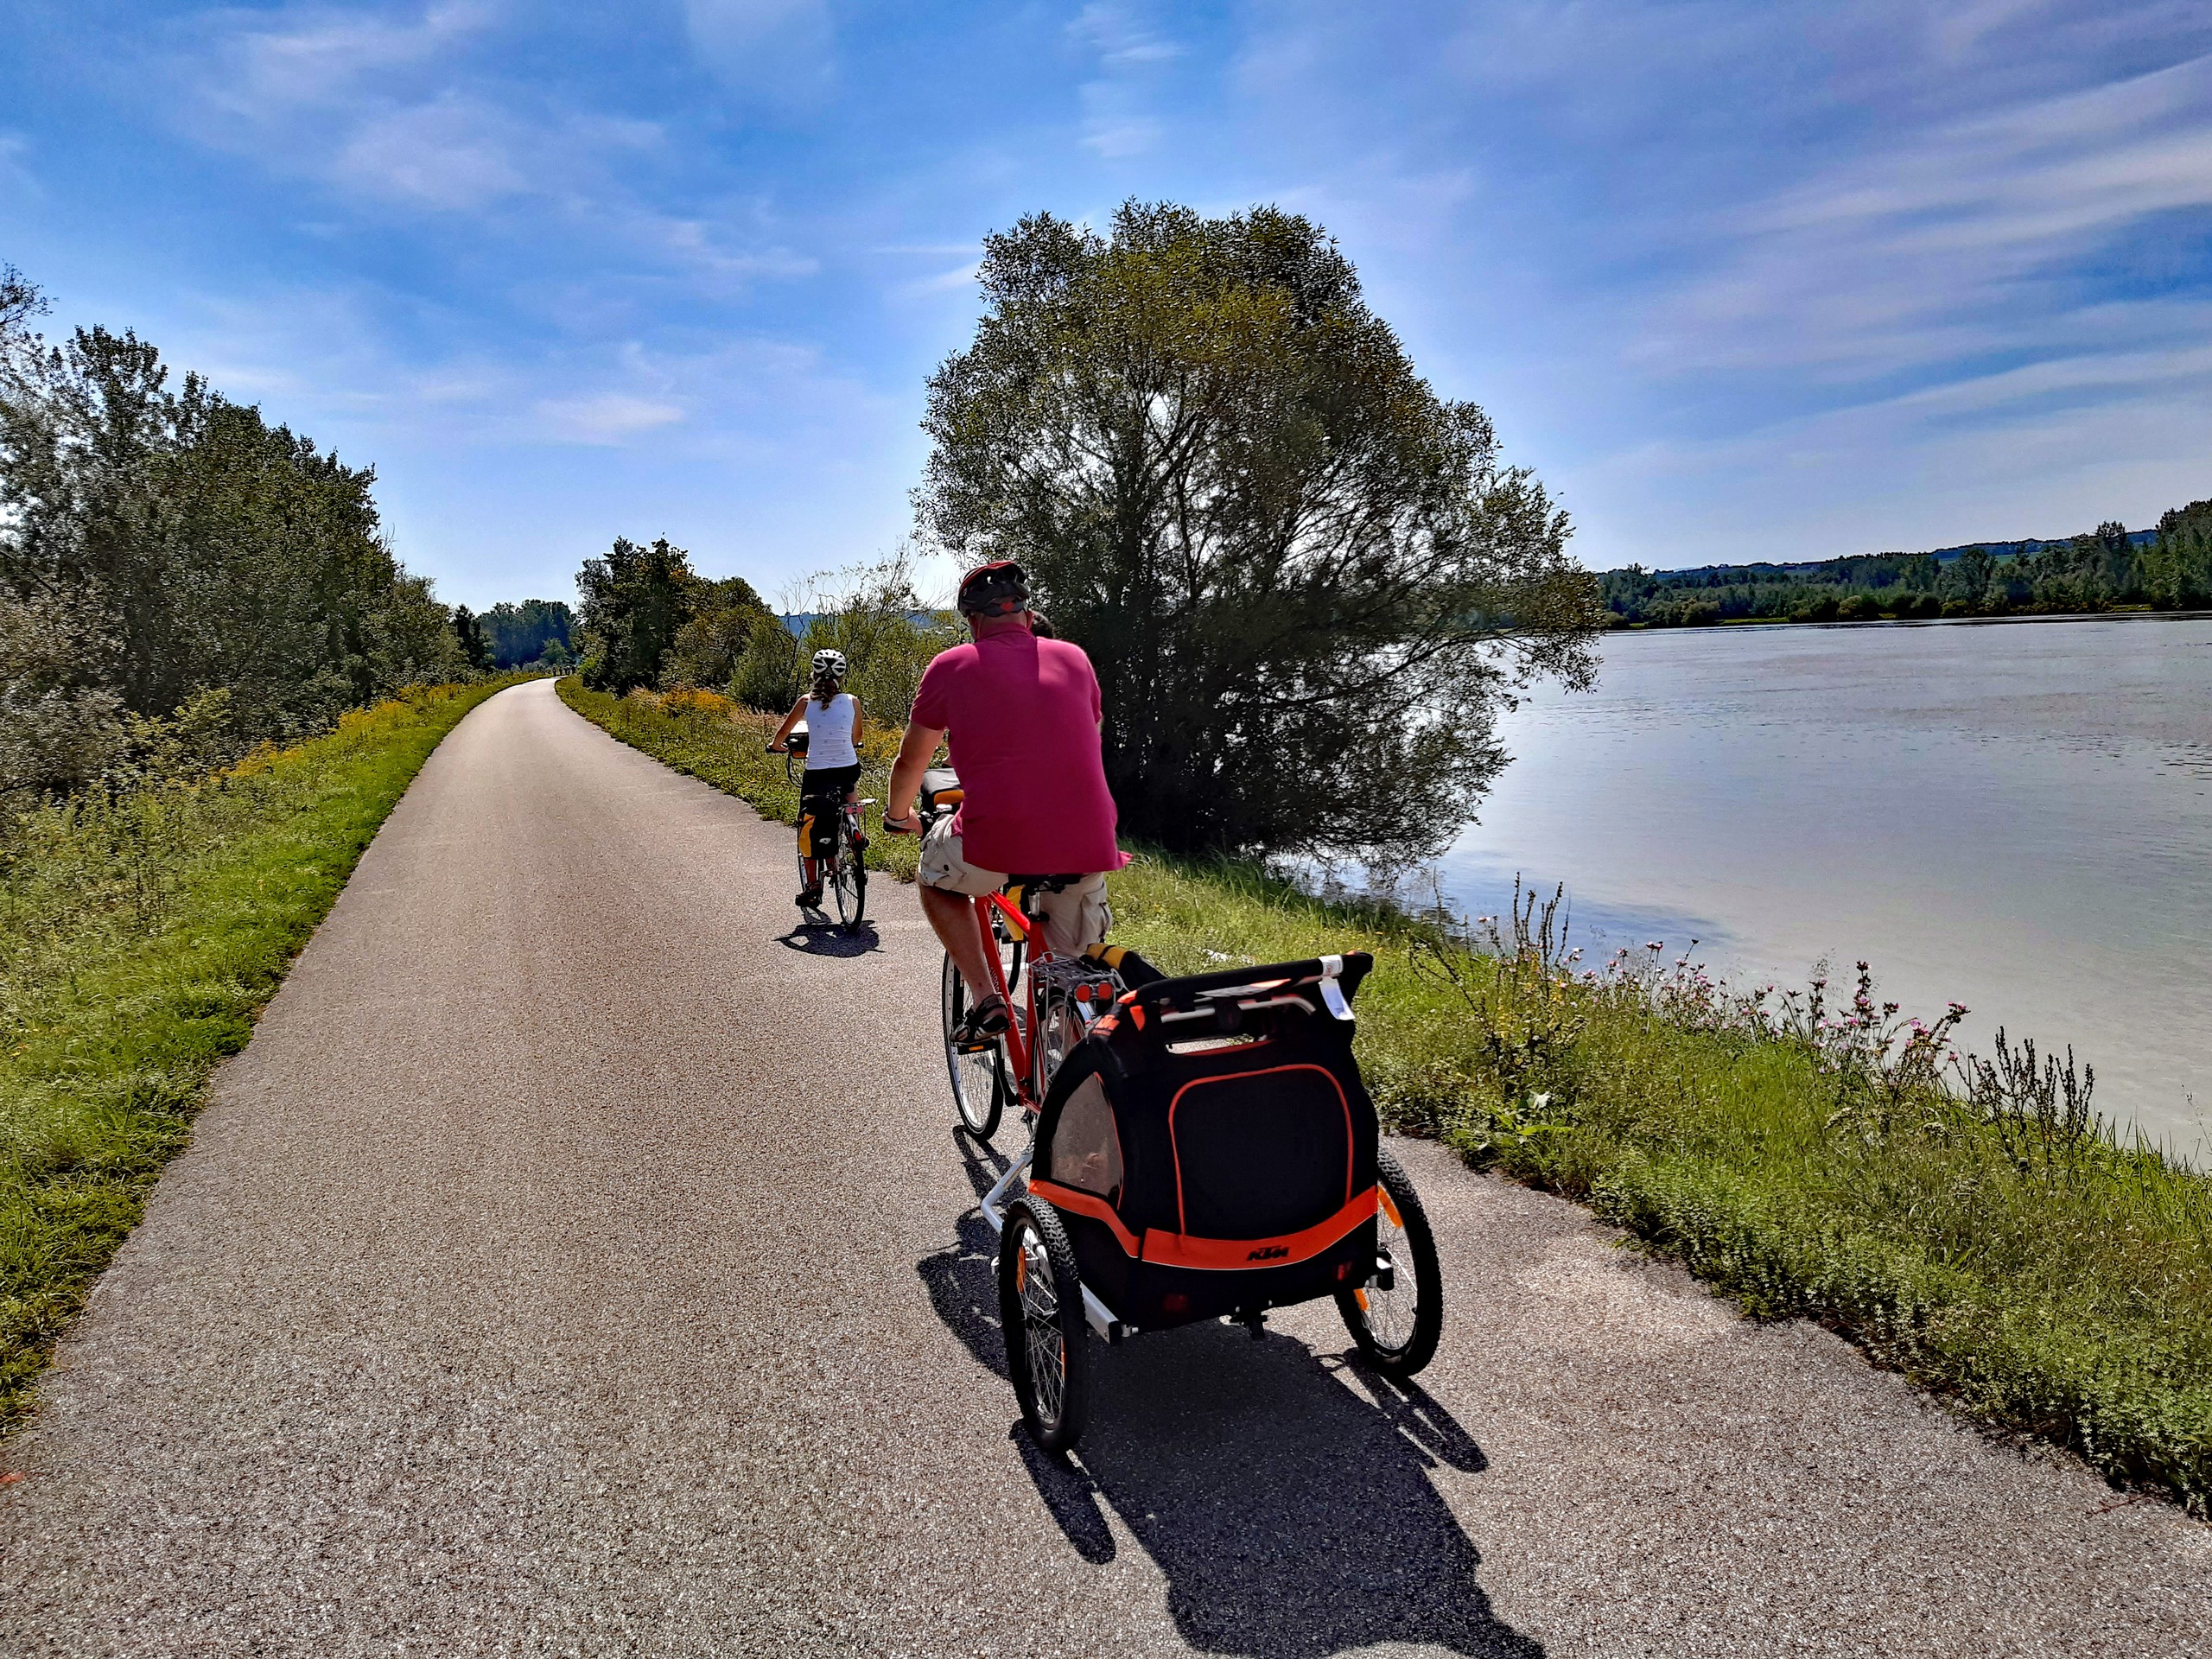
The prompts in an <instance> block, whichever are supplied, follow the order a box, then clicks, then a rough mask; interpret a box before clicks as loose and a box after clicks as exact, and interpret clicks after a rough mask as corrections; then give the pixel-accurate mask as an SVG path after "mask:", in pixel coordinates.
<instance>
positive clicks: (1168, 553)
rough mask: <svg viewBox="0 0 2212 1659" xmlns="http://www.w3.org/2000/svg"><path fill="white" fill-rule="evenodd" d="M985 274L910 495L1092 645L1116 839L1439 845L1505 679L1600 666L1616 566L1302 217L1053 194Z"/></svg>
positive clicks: (1460, 809) (1567, 674) (1468, 788)
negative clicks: (1067, 199) (1083, 207)
mask: <svg viewBox="0 0 2212 1659" xmlns="http://www.w3.org/2000/svg"><path fill="white" fill-rule="evenodd" d="M981 279H982V288H983V296H984V302H985V314H984V316H983V319H982V322H981V324H980V325H979V327H978V328H977V330H976V339H975V341H974V343H973V344H972V345H971V346H969V347H968V349H967V350H965V351H963V352H960V353H956V354H955V355H953V356H952V357H950V358H949V359H947V360H946V361H945V362H944V365H942V366H941V367H940V368H939V369H938V372H937V373H936V375H935V376H934V377H933V378H931V381H930V385H929V403H928V412H927V416H926V417H925V422H924V427H925V430H926V431H927V432H928V434H929V435H930V437H931V440H932V442H933V446H934V447H933V449H932V453H931V457H930V461H929V465H928V470H927V474H926V475H925V481H924V484H923V486H922V487H921V489H920V490H919V491H918V493H917V498H916V505H917V511H918V516H919V518H920V521H921V524H922V528H923V530H924V531H925V534H927V535H929V536H931V537H933V538H934V539H935V540H936V541H938V543H940V544H942V545H944V546H945V547H947V548H948V549H950V550H953V551H954V552H955V553H956V554H957V555H959V556H963V558H965V559H966V560H968V561H969V562H977V561H981V560H982V559H985V558H995V557H1014V558H1019V559H1020V560H1021V561H1022V562H1023V563H1024V564H1025V565H1026V566H1027V568H1028V569H1029V571H1030V573H1031V575H1032V578H1033V582H1034V584H1035V586H1036V588H1037V589H1038V594H1039V601H1040V603H1041V604H1042V605H1043V606H1044V607H1045V608H1046V609H1047V610H1048V611H1049V613H1050V614H1051V616H1052V620H1053V622H1054V624H1055V625H1056V626H1057V627H1058V629H1059V631H1060V632H1062V633H1063V634H1065V636H1067V637H1068V638H1071V639H1074V640H1076V641H1077V642H1078V643H1080V644H1081V645H1084V647H1085V648H1086V649H1087V650H1088V651H1089V652H1090V655H1091V658H1092V660H1093V662H1094V663H1095V664H1096V667H1097V670H1098V674H1099V678H1100V682H1101V684H1102V687H1103V690H1104V693H1105V698H1106V727H1105V748H1106V763H1107V772H1108V778H1109V782H1110V783H1111V784H1112V785H1113V788H1114V791H1115V795H1116V799H1117V801H1118V802H1119V804H1120V807H1121V811H1122V825H1123V828H1124V829H1125V831H1127V832H1128V833H1130V834H1134V835H1136V836H1141V837H1145V838H1147V839H1151V840H1154V841H1158V842H1163V843H1165V844H1166V845H1168V846H1171V847H1175V848H1180V849H1209V850H1222V851H1251V850H1258V849H1266V850H1270V851H1278V852H1281V851H1296V850H1307V849H1323V848H1326V849H1345V850H1351V851H1357V852H1361V853H1363V854H1367V855H1384V856H1405V855H1422V854H1427V853H1429V852H1432V851H1433V850H1434V849H1437V848H1438V847H1440V845H1441V844H1442V843H1443V842H1445V841H1446V840H1447V839H1448V838H1449V837H1450V836H1452V834H1453V833H1455V832H1456V830H1457V829H1458V827H1459V823H1461V822H1462V821H1463V819H1464V817H1465V815H1466V814H1467V812H1468V811H1469V810H1471V808H1472V806H1473V804H1474V803H1475V801H1476V800H1477V799H1478V798H1479V796H1480V795H1481V793H1482V791H1483V790H1484V788H1485V787H1486V785H1488V783H1489V781H1490V779H1491V777H1492V776H1493V775H1494V774H1495V773H1496V772H1497V769H1498V767H1499V766H1501V765H1503V761H1504V759H1505V757H1504V756H1503V753H1502V752H1501V751H1500V750H1499V748H1498V747H1497V744H1496V742H1495V741H1494V739H1493V735H1492V734H1493V729H1494V725H1495V720H1496V716H1497V712H1498V710H1499V709H1500V708H1501V707H1502V706H1503V704H1504V703H1505V702H1508V701H1509V700H1510V698H1511V696H1513V695H1514V692H1515V690H1516V689H1517V688H1519V687H1522V686H1525V685H1526V684H1528V683H1529V682H1530V681H1531V680H1532V679H1534V678H1535V677H1538V676H1541V675H1552V676H1555V677H1559V678H1560V679H1562V680H1564V681H1565V682H1567V683H1569V684H1571V685H1582V684H1586V683H1588V682H1589V680H1590V679H1591V677H1592V674H1593V671H1594V666H1593V658H1592V652H1591V650H1590V643H1589V642H1590V640H1591V639H1592V637H1593V634H1594V631H1595V629H1596V627H1597V626H1598V624H1599V619H1600V612H1599V604H1598V601H1597V597H1596V592H1597V590H1596V585H1595V583H1594V582H1593V581H1592V578H1591V577H1590V576H1589V575H1588V574H1587V573H1586V572H1585V571H1584V570H1583V569H1581V568H1580V566H1579V565H1578V564H1577V563H1575V562H1574V561H1573V559H1572V558H1571V557H1570V556H1569V555H1568V553H1567V537H1568V533H1569V531H1568V524H1567V516H1566V514H1565V513H1564V512H1560V510H1559V509H1558V508H1557V507H1556V506H1555V505H1554V504H1553V503H1552V501H1551V500H1550V499H1549V498H1548V495H1547V494H1546V493H1545V491H1544V489H1543V487H1542V486H1541V485H1540V484H1539V483H1538V482H1537V481H1536V480H1535V479H1534V478H1533V477H1532V476H1531V475H1530V474H1529V473H1528V472H1527V471H1526V470H1525V469H1524V468H1520V467H1510V466H1508V465H1507V464H1506V463H1505V461H1503V455H1502V452H1501V449H1500V447H1499V444H1498V441H1497V435H1496V433H1495V431H1494V430H1493V429H1492V427H1491V422H1490V420H1489V418H1488V417H1487V416H1484V413H1483V411H1482V410H1480V409H1478V407H1476V406H1475V405H1474V404H1471V403H1465V402H1457V401H1452V400H1447V399H1445V398H1441V397H1438V396H1437V395H1436V393H1435V392H1434V391H1433V390H1432V389H1431V388H1430V387H1429V386H1428V385H1427V383H1426V382H1424V381H1423V380H1422V379H1421V378H1420V377H1419V375H1418V374H1416V373H1415V372H1414V367H1413V365H1412V363H1411V362H1410V361H1409V360H1408V357H1407V354H1406V353H1405V351H1404V348H1403V347H1402V345H1401V344H1400V342H1399V340H1398V339H1397V337H1396V336H1395V334H1393V333H1392V332H1391V330H1390V329H1389V327H1388V326H1387V325H1386V324H1385V323H1384V322H1383V321H1382V320H1381V319H1380V318H1378V317H1376V315H1374V313H1373V312H1372V311H1371V310H1370V308H1368V305H1367V303H1366V302H1365V300H1364V298H1363V296H1362V294H1361V290H1360V287H1359V282H1358V278H1357V274H1356V272H1355V271H1354V270H1353V268H1352V266H1351V262H1350V261H1349V260H1347V259H1346V258H1345V257H1344V255H1343V254H1342V253H1341V252H1340V251H1338V248H1337V247H1336V245H1335V244H1334V243H1333V242H1332V241H1331V240H1330V239H1329V238H1327V237H1326V236H1325V234H1324V233H1323V232H1321V231H1320V230H1319V228H1318V227H1317V226H1314V225H1313V224H1312V223H1311V222H1310V221H1308V220H1306V219H1303V218H1300V217H1299V216H1298V215H1296V214H1292V213H1282V212H1280V211H1278V210H1276V209H1274V208H1268V207H1262V208H1257V209H1255V210H1253V211H1252V212H1250V213H1236V214H1231V215H1229V216H1226V217H1224V218H1218V219H1209V218H1205V217H1204V216H1202V215H1200V214H1198V213H1194V212H1192V211H1191V210H1189V209H1187V208H1183V207H1173V206H1166V205H1145V204H1140V203H1136V202H1130V203H1128V204H1126V205H1125V206H1123V207H1122V209H1121V210H1120V211H1119V212H1118V213H1116V216H1115V219H1114V221H1113V224H1112V226H1111V229H1110V232H1109V234H1107V235H1103V236H1102V235H1099V234H1096V233H1094V232H1088V231H1085V230H1082V229H1078V228H1077V226H1073V225H1071V224H1069V223H1067V222H1066V221H1065V220H1062V219H1057V218H1054V217H1053V216H1052V215H1051V214H1038V215H1036V216H1034V217H1032V218H1029V219H1023V220H1022V221H1021V222H1020V224H1019V225H1018V226H1015V228H1014V229H1013V230H1012V231H1010V232H1005V233H1003V234H1000V235H995V236H993V237H990V238H988V239H987V240H986V243H985V245H984V257H983V262H982V272H981Z"/></svg>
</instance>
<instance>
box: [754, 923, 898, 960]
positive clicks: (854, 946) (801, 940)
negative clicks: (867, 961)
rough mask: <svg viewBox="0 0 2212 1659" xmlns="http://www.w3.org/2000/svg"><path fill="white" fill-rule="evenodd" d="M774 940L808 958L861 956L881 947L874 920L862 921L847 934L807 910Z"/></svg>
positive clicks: (835, 925) (786, 948) (839, 927)
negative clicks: (801, 918)
mask: <svg viewBox="0 0 2212 1659" xmlns="http://www.w3.org/2000/svg"><path fill="white" fill-rule="evenodd" d="M776 943H777V944H780V945H782V946H783V947H784V948H785V950H801V951H804V952H805V953H806V954H807V955H808V956H810V957H864V956H867V955H868V953H869V952H870V951H873V950H881V949H882V948H883V946H882V944H881V943H880V941H879V940H878V939H877V938H876V934H875V924H874V922H869V921H863V922H861V924H860V925H858V926H857V927H855V928H854V929H853V930H852V931H851V932H847V931H845V930H844V929H843V928H842V927H841V926H840V925H838V924H836V922H833V921H830V920H829V918H826V917H824V918H820V919H817V918H815V917H814V916H813V915H812V914H811V913H809V914H808V916H807V918H806V919H805V920H804V921H802V922H800V923H799V924H798V926H796V927H794V928H792V929H791V931H790V932H788V933H784V934H779V936H778V937H777V939H776Z"/></svg>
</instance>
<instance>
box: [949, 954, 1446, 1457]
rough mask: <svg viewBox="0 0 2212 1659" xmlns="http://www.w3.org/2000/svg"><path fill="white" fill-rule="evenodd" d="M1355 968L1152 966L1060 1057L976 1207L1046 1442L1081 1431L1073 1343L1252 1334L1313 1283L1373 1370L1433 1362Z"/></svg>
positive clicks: (1026, 1412) (1402, 1371)
mask: <svg viewBox="0 0 2212 1659" xmlns="http://www.w3.org/2000/svg"><path fill="white" fill-rule="evenodd" d="M1372 965H1373V964H1372V959H1371V958H1370V957H1368V956H1367V955H1365V954H1364V953H1352V954H1347V955H1344V956H1341V957H1315V958H1313V959H1310V960H1308V961H1305V962H1293V963H1276V964H1274V965H1270V966H1265V967H1245V968H1234V969H1228V970H1225V971H1223V972H1218V973H1211V974H1200V975H1195V976H1191V977H1187V978H1181V979H1161V980H1155V981H1154V982H1152V983H1150V984H1147V985H1143V986H1141V987H1139V988H1135V989H1133V990H1129V991H1126V992H1124V993H1122V995H1120V996H1119V997H1118V998H1117V999H1116V1001H1115V1003H1114V1006H1113V1007H1112V1008H1111V1009H1110V1011H1109V1012H1108V1013H1107V1014H1105V1016H1104V1017H1103V1018H1102V1019H1099V1020H1096V1022H1095V1023H1094V1024H1093V1025H1092V1026H1091V1027H1090V1030H1089V1032H1088V1033H1087V1034H1086V1035H1085V1036H1084V1038H1083V1039H1082V1040H1081V1041H1080V1042H1078V1043H1077V1044H1076V1045H1075V1046H1074V1047H1073V1048H1072V1049H1071V1051H1070V1052H1069V1053H1068V1055H1067V1057H1066V1058H1065V1060H1064V1061H1063V1062H1062V1063H1061V1065H1060V1067H1059V1069H1058V1071H1057V1072H1056V1073H1055V1074H1054V1076H1053V1077H1052V1084H1051V1087H1050V1089H1049V1090H1048V1091H1047V1092H1046V1097H1045V1101H1044V1103H1043V1105H1042V1108H1041V1109H1040V1110H1039V1114H1038V1117H1037V1122H1036V1128H1035V1135H1034V1136H1033V1140H1032V1141H1031V1145H1030V1149H1029V1151H1028V1153H1027V1154H1025V1155H1024V1156H1023V1157H1022V1158H1021V1159H1019V1160H1016V1162H1015V1163H1014V1166H1011V1167H1010V1168H1008V1169H1007V1171H1006V1173H1005V1174H1004V1176H1003V1177H1002V1178H1001V1179H1000V1181H999V1183H998V1185H996V1186H995V1187H994V1188H993V1190H992V1192H991V1193H990V1194H989V1195H988V1197H986V1198H985V1199H984V1201H983V1212H984V1214H985V1216H986V1217H988V1219H989V1220H990V1221H991V1222H992V1223H993V1224H995V1225H996V1226H998V1227H999V1228H1000V1230H1001V1238H1000V1250H999V1258H998V1261H999V1294H1000V1311H1001V1316H1002V1321H1003V1329H1004V1331H1005V1332H1006V1339H1007V1361H1008V1366H1009V1370H1011V1371H1012V1373H1013V1378H1014V1387H1015V1389H1016V1392H1017V1393H1018V1394H1019V1395H1020V1398H1021V1404H1022V1414H1023V1416H1024V1418H1025V1419H1026V1420H1027V1422H1028V1426H1029V1429H1030V1432H1031V1433H1032V1434H1033V1436H1034V1437H1035V1438H1036V1439H1037V1440H1039V1443H1040V1444H1041V1445H1043V1446H1046V1449H1048V1450H1052V1451H1059V1450H1063V1449H1065V1447H1066V1446H1070V1445H1072V1444H1073V1443H1074V1441H1075V1440H1076V1438H1077V1435H1078V1434H1079V1433H1081V1430H1082V1423H1083V1418H1084V1412H1085V1408H1086V1406H1087V1403H1088V1394H1089V1382H1090V1363H1089V1351H1088V1338H1089V1337H1090V1336H1091V1335H1096V1336H1097V1337H1100V1338H1104V1339H1105V1340H1106V1341H1107V1342H1109V1343H1114V1342H1119V1341H1122V1339H1124V1338H1128V1337H1129V1336H1133V1335H1135V1334H1136V1333H1137V1332H1151V1331H1161V1330H1166V1329H1169V1328H1171V1327H1173V1326H1175V1325H1187V1324H1190V1323H1192V1321H1194V1320H1198V1319H1220V1318H1224V1317H1226V1318H1229V1319H1235V1320H1237V1321H1239V1322H1241V1323H1243V1324H1244V1325H1248V1326H1249V1328H1250V1329H1251V1332H1252V1334H1253V1335H1254V1336H1255V1337H1257V1336H1259V1335H1260V1334H1261V1323H1262V1319H1263V1318H1264V1316H1265V1314H1266V1312H1267V1310H1268V1309H1269V1308H1274V1307H1284V1306H1290V1305H1292V1304H1294V1303H1298V1302H1306V1301H1312V1300H1316V1299H1318V1298H1320V1297H1324V1296H1328V1297H1333V1298H1335V1299H1336V1300H1337V1303H1338V1307H1339V1308H1340V1309H1341V1310H1342V1312H1343V1314H1344V1321H1345V1324H1346V1325H1347V1326H1348V1327H1349V1328H1350V1329H1351V1334H1352V1336H1353V1338H1354V1340H1355V1342H1356V1343H1357V1345H1358V1347H1359V1349H1360V1351H1361V1352H1362V1354H1363V1356H1364V1357H1365V1358H1366V1360H1367V1361H1368V1363H1370V1364H1372V1365H1374V1366H1376V1368H1377V1369H1379V1370H1383V1371H1385V1372H1387V1373H1390V1374H1393V1375H1396V1376H1410V1375H1412V1374H1413V1373H1414V1372H1415V1371H1418V1370H1421V1367H1422V1366H1424V1365H1426V1364H1427V1363H1428V1361H1429V1359H1430V1358H1431V1357H1433V1355H1434V1353H1435V1351H1436V1343H1437V1338H1438V1335H1439V1332H1440V1328H1441V1323H1442V1292H1441V1280H1440V1274H1439V1271H1438V1268H1437V1262H1436V1249H1435V1244H1434V1242H1433V1238H1432V1236H1431V1235H1430V1231H1429V1227H1428V1224H1427V1217H1426V1216H1425V1215H1424V1213H1423V1212H1422V1210H1421V1202H1420V1199H1419V1198H1418V1196H1417V1195H1416V1194H1415V1193H1414V1190H1413V1187H1412V1185H1411V1184H1410V1182H1408V1180H1407V1179H1406V1176H1405V1173H1404V1171H1403V1169H1402V1167H1400V1166H1399V1165H1398V1162H1397V1160H1395V1158H1394V1157H1393V1156H1392V1155H1391V1154H1390V1153H1389V1150H1388V1149H1387V1148H1386V1147H1383V1145H1382V1144H1381V1141H1380V1137H1379V1132H1378V1126H1377V1124H1376V1115H1375V1104H1374V1102H1373V1101H1372V1100H1370V1098H1369V1096H1368V1093H1367V1090H1366V1089H1365V1087H1364V1086H1363V1084H1362V1083H1361V1081H1360V1075H1359V1065H1358V1063H1357V1061H1356V1060H1355V1059H1354V1058H1353V1057H1352V1033H1353V1029H1354V1024H1353V1018H1352V1013H1351V999H1352V997H1353V996H1354V995H1356V994H1357V991H1358V988H1359V984H1360V982H1361V981H1362V980H1363V978H1365V976H1366V975H1367V973H1368V971H1369V969H1370V967H1371V966H1372ZM1024 1176H1026V1177H1027V1182H1026V1188H1025V1189H1024V1190H1023V1191H1022V1192H1021V1193H1020V1196H1018V1197H1014V1198H1011V1199H1008V1198H1007V1194H1008V1193H1009V1192H1014V1188H1015V1183H1016V1182H1017V1181H1018V1180H1020V1179H1022V1178H1023V1177H1024ZM1002 1201H1003V1208H1001V1202H1002Z"/></svg>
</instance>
